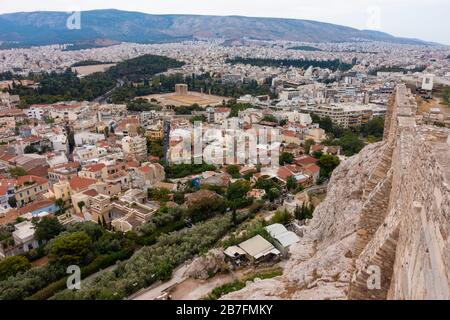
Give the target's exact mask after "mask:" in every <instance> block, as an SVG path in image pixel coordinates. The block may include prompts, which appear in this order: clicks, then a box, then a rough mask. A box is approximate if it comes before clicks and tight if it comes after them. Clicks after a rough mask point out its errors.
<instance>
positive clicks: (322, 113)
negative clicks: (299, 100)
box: [308, 103, 373, 128]
mask: <svg viewBox="0 0 450 320" xmlns="http://www.w3.org/2000/svg"><path fill="white" fill-rule="evenodd" d="M308 110H309V111H311V109H310V108H308ZM313 112H314V113H315V114H317V115H318V116H319V117H321V118H324V117H330V118H331V120H332V121H333V122H334V123H335V124H337V125H340V126H341V127H343V128H351V127H359V126H361V125H363V124H366V123H367V122H369V121H370V120H371V119H372V118H373V111H372V106H371V105H360V104H353V103H345V104H344V103H340V104H333V103H332V104H328V105H320V106H317V107H316V108H314V110H313Z"/></svg>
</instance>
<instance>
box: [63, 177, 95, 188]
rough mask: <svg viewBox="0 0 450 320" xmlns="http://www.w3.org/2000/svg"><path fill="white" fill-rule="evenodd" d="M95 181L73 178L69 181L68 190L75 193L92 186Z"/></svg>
mask: <svg viewBox="0 0 450 320" xmlns="http://www.w3.org/2000/svg"><path fill="white" fill-rule="evenodd" d="M96 182H97V181H96V180H95V179H89V178H82V177H79V176H75V177H73V178H72V179H70V181H69V185H70V188H71V189H72V190H75V191H82V190H85V189H87V188H88V187H89V186H91V185H93V184H94V183H96Z"/></svg>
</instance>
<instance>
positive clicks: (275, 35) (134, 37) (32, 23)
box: [0, 10, 430, 47]
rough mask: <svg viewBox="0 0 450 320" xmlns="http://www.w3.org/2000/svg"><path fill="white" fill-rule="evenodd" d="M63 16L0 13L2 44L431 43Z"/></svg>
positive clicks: (217, 23)
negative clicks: (74, 20)
mask: <svg viewBox="0 0 450 320" xmlns="http://www.w3.org/2000/svg"><path fill="white" fill-rule="evenodd" d="M68 17H69V15H68V14H67V13H65V12H20V13H11V14H3V15H0V41H4V42H8V44H10V43H12V44H13V45H12V46H14V45H17V44H22V45H41V44H59V43H74V44H78V43H81V47H83V46H84V45H85V44H86V43H89V42H92V41H97V40H98V39H102V41H112V42H115V41H122V42H138V43H160V42H175V41H181V40H190V39H199V38H200V39H204V38H217V37H224V38H227V39H244V38H247V39H259V40H292V41H305V42H329V41H331V42H343V41H355V40H367V41H385V42H391V43H402V44H430V43H428V42H425V41H422V40H417V39H406V38H398V37H394V36H391V35H389V34H387V33H383V32H377V31H370V30H358V29H354V28H349V27H344V26H339V25H334V24H330V23H323V22H316V21H309V20H296V19H279V18H251V17H241V16H200V15H153V14H145V13H139V12H128V11H120V10H93V11H85V12H82V14H81V29H80V30H69V29H68V28H67V27H66V21H67V18H68Z"/></svg>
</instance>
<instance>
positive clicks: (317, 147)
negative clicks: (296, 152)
mask: <svg viewBox="0 0 450 320" xmlns="http://www.w3.org/2000/svg"><path fill="white" fill-rule="evenodd" d="M323 148H324V147H323V145H321V144H315V145H312V146H311V151H312V152H316V151H322V150H323Z"/></svg>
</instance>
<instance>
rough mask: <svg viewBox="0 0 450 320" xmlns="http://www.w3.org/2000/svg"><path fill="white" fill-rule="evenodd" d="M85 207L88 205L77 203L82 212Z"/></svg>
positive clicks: (81, 202) (82, 202)
mask: <svg viewBox="0 0 450 320" xmlns="http://www.w3.org/2000/svg"><path fill="white" fill-rule="evenodd" d="M85 205H86V204H85V203H84V201H80V202H78V203H77V206H78V208H79V209H80V212H83V207H84V206H85Z"/></svg>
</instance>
